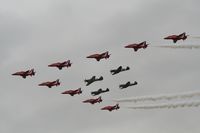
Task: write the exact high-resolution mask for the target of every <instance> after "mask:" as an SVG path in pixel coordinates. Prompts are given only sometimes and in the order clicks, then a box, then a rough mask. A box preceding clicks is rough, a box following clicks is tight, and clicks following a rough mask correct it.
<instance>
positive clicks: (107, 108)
mask: <svg viewBox="0 0 200 133" xmlns="http://www.w3.org/2000/svg"><path fill="white" fill-rule="evenodd" d="M119 108H120V107H119V104H116V105H114V106H106V107H103V108H101V110H108V111H113V110H118V109H119Z"/></svg>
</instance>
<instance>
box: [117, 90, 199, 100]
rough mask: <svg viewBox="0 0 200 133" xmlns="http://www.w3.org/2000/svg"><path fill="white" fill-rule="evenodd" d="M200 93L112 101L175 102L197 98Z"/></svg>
mask: <svg viewBox="0 0 200 133" xmlns="http://www.w3.org/2000/svg"><path fill="white" fill-rule="evenodd" d="M199 96H200V92H188V93H184V94H174V95H160V96H143V97H135V98H126V99H119V100H114V101H116V102H135V103H136V102H146V101H159V100H167V101H170V100H175V99H189V98H193V97H199Z"/></svg>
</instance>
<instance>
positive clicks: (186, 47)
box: [156, 45, 200, 49]
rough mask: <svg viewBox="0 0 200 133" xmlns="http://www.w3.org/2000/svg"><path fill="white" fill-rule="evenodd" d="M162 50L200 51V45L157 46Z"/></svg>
mask: <svg viewBox="0 0 200 133" xmlns="http://www.w3.org/2000/svg"><path fill="white" fill-rule="evenodd" d="M156 47H160V48H171V49H199V48H200V45H170V46H156Z"/></svg>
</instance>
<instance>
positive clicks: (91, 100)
mask: <svg viewBox="0 0 200 133" xmlns="http://www.w3.org/2000/svg"><path fill="white" fill-rule="evenodd" d="M100 102H102V99H101V97H98V98H96V99H88V100H85V101H83V103H91V104H95V103H100Z"/></svg>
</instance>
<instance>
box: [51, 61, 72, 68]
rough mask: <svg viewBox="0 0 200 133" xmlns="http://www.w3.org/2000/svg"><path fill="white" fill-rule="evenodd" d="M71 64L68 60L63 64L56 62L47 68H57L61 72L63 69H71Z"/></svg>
mask: <svg viewBox="0 0 200 133" xmlns="http://www.w3.org/2000/svg"><path fill="white" fill-rule="evenodd" d="M71 65H72V63H71V62H70V60H68V61H64V62H57V63H53V64H50V65H48V67H57V68H58V69H59V70H62V68H63V67H67V68H68V67H71Z"/></svg>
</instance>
